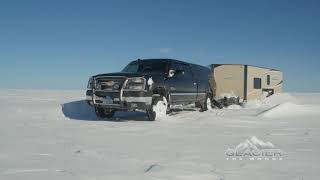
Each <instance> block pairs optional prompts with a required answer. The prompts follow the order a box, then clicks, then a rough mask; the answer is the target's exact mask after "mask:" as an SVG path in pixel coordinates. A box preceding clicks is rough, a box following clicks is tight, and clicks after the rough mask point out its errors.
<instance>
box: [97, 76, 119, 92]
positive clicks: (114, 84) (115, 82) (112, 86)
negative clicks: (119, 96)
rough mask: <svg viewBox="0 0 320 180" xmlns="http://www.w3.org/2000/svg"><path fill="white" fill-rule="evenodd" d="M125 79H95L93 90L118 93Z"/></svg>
mask: <svg viewBox="0 0 320 180" xmlns="http://www.w3.org/2000/svg"><path fill="white" fill-rule="evenodd" d="M124 81H125V78H112V77H109V78H96V81H95V90H100V91H120V89H121V88H122V86H123V83H124Z"/></svg>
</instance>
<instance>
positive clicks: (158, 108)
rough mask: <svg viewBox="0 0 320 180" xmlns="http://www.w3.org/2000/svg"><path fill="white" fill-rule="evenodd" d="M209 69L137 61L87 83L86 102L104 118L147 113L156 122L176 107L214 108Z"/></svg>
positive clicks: (180, 63)
mask: <svg viewBox="0 0 320 180" xmlns="http://www.w3.org/2000/svg"><path fill="white" fill-rule="evenodd" d="M209 74H210V69H209V68H208V67H204V66H200V65H196V64H190V63H187V62H183V61H179V60H174V59H143V60H141V59H138V60H135V61H132V62H130V63H129V64H128V65H127V66H126V67H125V68H124V69H123V70H122V71H121V72H118V73H107V74H98V75H95V76H92V77H91V78H90V79H89V82H88V89H87V92H86V97H87V102H88V103H89V104H90V105H92V106H93V107H94V108H95V111H96V114H97V116H98V117H101V118H110V117H112V116H113V115H114V113H115V112H116V111H136V110H142V111H146V114H147V116H148V118H149V120H156V119H158V118H159V117H161V116H163V115H165V114H166V113H168V112H169V111H170V107H172V106H173V105H188V104H194V103H195V104H196V106H197V107H199V108H201V110H202V111H204V110H207V109H208V108H209V109H210V108H211V100H212V98H213V94H212V91H211V89H210V86H209V80H208V77H209Z"/></svg>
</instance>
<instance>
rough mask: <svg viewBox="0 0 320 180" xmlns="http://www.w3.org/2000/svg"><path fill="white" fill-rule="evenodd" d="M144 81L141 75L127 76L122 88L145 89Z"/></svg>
mask: <svg viewBox="0 0 320 180" xmlns="http://www.w3.org/2000/svg"><path fill="white" fill-rule="evenodd" d="M145 81H146V80H145V79H144V78H142V77H139V78H128V80H127V83H126V86H125V88H124V89H126V90H144V89H145Z"/></svg>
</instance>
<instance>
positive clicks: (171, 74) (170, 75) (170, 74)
mask: <svg viewBox="0 0 320 180" xmlns="http://www.w3.org/2000/svg"><path fill="white" fill-rule="evenodd" d="M175 73H176V71H175V70H169V74H168V77H169V78H171V77H173V76H174V74H175Z"/></svg>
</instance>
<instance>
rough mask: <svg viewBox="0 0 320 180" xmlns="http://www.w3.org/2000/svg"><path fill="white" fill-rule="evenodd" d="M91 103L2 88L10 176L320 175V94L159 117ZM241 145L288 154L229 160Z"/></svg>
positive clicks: (2, 155) (0, 167)
mask: <svg viewBox="0 0 320 180" xmlns="http://www.w3.org/2000/svg"><path fill="white" fill-rule="evenodd" d="M84 99H85V96H84V91H53V90H9V89H3V90H0V117H1V126H0V179H6V180H16V179H32V180H38V179H39V180H40V179H60V180H72V179H75V180H78V179H90V180H91V179H95V180H105V179H108V180H109V179H112V180H113V179H119V180H122V179H137V180H143V179H146V180H149V179H151V180H152V179H153V180H160V179H169V180H175V179H178V180H185V179H195V180H206V179H219V180H225V179H228V180H229V179H231V180H239V179H245V180H247V179H254V180H255V179H265V180H270V179H281V180H282V179H289V180H290V179H318V178H319V169H320V155H319V154H320V121H319V117H320V114H319V110H320V93H313V94H308V93H292V94H291V93H286V94H280V95H274V96H271V97H270V98H267V99H263V100H260V101H256V102H253V103H251V102H249V103H248V104H247V105H246V106H244V107H239V106H232V107H230V108H224V109H213V110H210V111H207V112H203V113H201V112H199V111H198V110H196V109H194V108H187V109H184V111H182V110H181V109H178V110H175V111H174V112H172V113H171V114H169V115H167V116H165V117H164V120H161V121H155V122H149V121H146V120H147V118H146V117H145V114H144V113H141V112H121V113H116V117H115V118H113V119H111V120H106V121H99V120H97V118H96V116H95V114H94V111H93V109H92V108H91V107H90V106H88V105H87V104H86V102H85V101H84ZM250 103H251V104H250ZM269 108H272V109H269ZM271 142H272V143H271ZM237 145H239V146H248V145H250V146H251V145H253V146H252V147H256V148H262V149H263V148H273V147H275V148H279V149H281V150H282V151H284V152H285V156H284V157H283V160H281V161H247V160H243V161H239V160H237V161H231V160H229V161H228V160H226V155H225V152H226V150H227V149H228V148H230V147H233V148H234V147H237Z"/></svg>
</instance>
